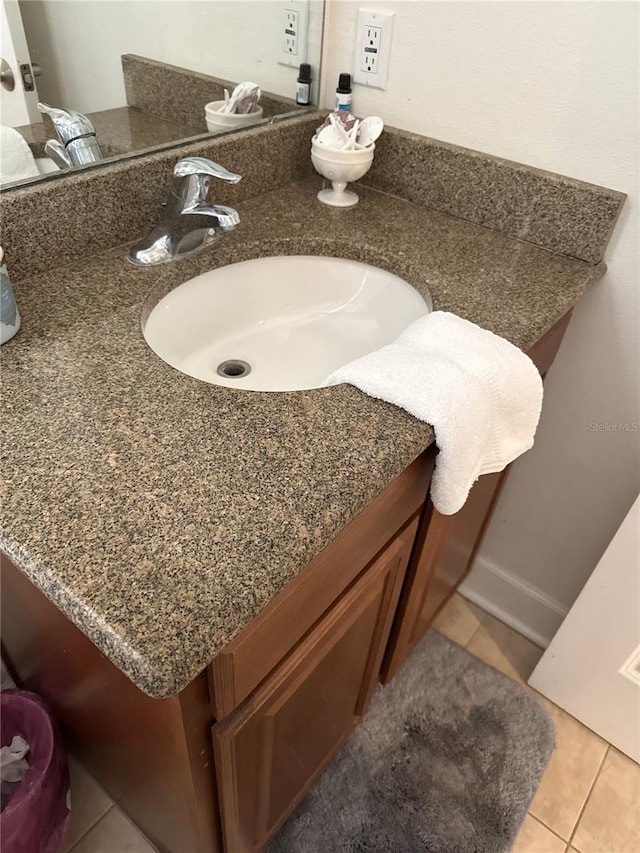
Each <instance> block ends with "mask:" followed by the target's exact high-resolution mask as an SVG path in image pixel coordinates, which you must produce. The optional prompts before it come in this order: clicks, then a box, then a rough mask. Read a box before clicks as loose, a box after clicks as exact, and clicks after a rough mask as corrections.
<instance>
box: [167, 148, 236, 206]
mask: <svg viewBox="0 0 640 853" xmlns="http://www.w3.org/2000/svg"><path fill="white" fill-rule="evenodd" d="M173 175H174V177H173V188H172V193H173V195H174V196H175V197H176V198H177V199H178V200H179V204H180V206H181V208H182V210H183V211H184V212H185V213H188V212H189V211H192V210H195V209H196V208H197V207H198V206H199V205H202V204H204V203H205V202H206V200H207V194H208V192H209V186H210V185H211V178H212V177H213V178H219V179H220V180H221V181H227V183H230V184H237V183H238V181H240V180H242V176H241V175H236V174H235V173H234V172H228V171H227V170H226V169H225V168H224V167H223V166H221V165H220V164H219V163H214V162H213V160H207V158H206V157H185V158H184V160H178V162H177V163H176V165H175V167H174V169H173Z"/></svg>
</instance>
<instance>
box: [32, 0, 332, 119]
mask: <svg viewBox="0 0 640 853" xmlns="http://www.w3.org/2000/svg"><path fill="white" fill-rule="evenodd" d="M20 6H21V9H22V16H23V20H24V25H25V31H26V34H27V40H28V42H29V47H30V50H31V58H32V60H33V61H34V62H39V63H40V65H41V66H42V68H43V76H42V77H41V78H40V79H39V81H38V90H39V93H40V97H41V98H42V100H45V101H49V102H50V103H53V104H55V105H59V106H65V107H71V108H73V109H76V110H80V112H96V111H98V110H105V109H111V108H113V107H121V106H123V105H124V104H125V103H126V99H125V91H124V82H123V78H122V67H121V64H120V56H121V54H123V53H137V54H139V55H141V56H146V57H149V58H151V59H157V60H159V61H163V62H168V63H170V64H172V65H179V66H182V67H185V68H190V69H192V70H194V71H200V72H202V73H205V74H211V75H214V76H217V77H225V78H228V79H231V80H236V81H240V80H253V81H254V82H256V83H258V84H259V85H260V86H261V87H262V88H263V89H265V90H266V91H270V92H274V93H276V94H280V95H286V96H287V97H290V98H293V97H295V87H296V78H297V76H298V70H297V68H287V67H286V66H284V65H278V62H277V60H278V57H279V50H280V45H281V35H280V25H281V23H282V15H283V10H284V2H280V0H21V3H20ZM322 21H323V3H322V0H311V3H310V15H309V42H308V47H309V50H308V61H309V62H310V63H311V64H312V66H313V72H314V76H315V77H317V76H318V65H319V58H320V45H321V39H322Z"/></svg>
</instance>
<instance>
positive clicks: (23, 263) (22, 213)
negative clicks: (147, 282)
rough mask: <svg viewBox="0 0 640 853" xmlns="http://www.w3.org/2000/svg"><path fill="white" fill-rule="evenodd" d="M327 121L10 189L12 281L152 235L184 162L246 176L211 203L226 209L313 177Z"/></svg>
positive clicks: (264, 130) (2, 196) (311, 120)
mask: <svg viewBox="0 0 640 853" xmlns="http://www.w3.org/2000/svg"><path fill="white" fill-rule="evenodd" d="M323 115H324V113H320V112H315V113H311V114H309V115H305V116H304V117H298V118H292V119H283V120H282V121H281V122H279V123H278V124H277V125H274V126H256V127H252V128H250V129H248V130H244V131H241V132H240V133H232V134H227V135H225V136H217V137H211V136H209V137H206V138H205V139H201V140H200V141H198V142H191V143H189V144H186V145H181V146H180V147H178V148H175V149H172V150H166V151H160V152H158V153H154V154H144V155H141V156H139V157H136V158H132V159H130V160H122V161H119V162H114V163H110V164H107V165H104V166H101V167H99V168H90V169H88V170H85V171H81V170H77V171H75V172H74V174H62V173H60V174H59V175H56V176H54V177H52V178H51V179H50V180H48V181H46V182H43V183H38V184H33V185H31V186H25V187H16V188H12V189H8V190H6V191H3V192H2V193H0V201H1V203H2V204H1V207H2V246H3V248H4V250H5V256H6V259H7V264H8V266H9V271H10V274H11V277H12V279H14V278H23V277H24V276H28V275H34V274H37V273H40V272H43V271H44V270H47V269H49V268H52V267H58V266H59V265H60V264H63V263H67V262H69V261H72V260H74V259H76V258H82V257H84V256H86V255H89V254H93V253H95V252H99V251H102V250H104V249H106V248H108V247H109V246H115V245H117V244H118V243H121V242H123V241H124V240H130V241H131V242H133V241H134V240H135V238H136V237H138V238H141V237H143V236H145V234H148V233H149V231H150V230H151V229H152V228H153V227H154V226H155V225H156V224H157V222H158V219H159V217H160V214H161V211H162V205H163V204H164V202H165V199H166V195H167V192H168V190H169V187H170V184H171V177H172V171H173V167H174V166H175V164H176V162H177V161H178V160H179V159H180V158H182V157H190V156H199V157H209V158H210V159H212V160H216V161H217V162H218V163H221V164H222V165H223V166H226V168H228V169H231V171H234V172H238V174H240V175H242V181H240V183H239V184H236V185H235V186H232V185H230V184H224V183H222V182H221V181H218V182H216V184H215V188H212V190H211V192H210V198H211V200H212V201H215V202H218V203H219V204H231V205H236V204H238V203H239V202H240V201H242V200H243V199H246V198H251V197H252V196H256V195H260V194H262V193H264V192H269V191H271V190H274V189H277V188H278V187H283V186H286V185H288V184H289V183H291V181H296V180H301V179H303V178H305V177H308V176H309V175H311V174H313V166H312V165H311V158H310V156H309V149H310V144H309V140H310V138H311V136H312V135H313V131H314V129H315V127H316V125H317V124H318V122H319V118H320V116H323ZM34 237H37V239H34Z"/></svg>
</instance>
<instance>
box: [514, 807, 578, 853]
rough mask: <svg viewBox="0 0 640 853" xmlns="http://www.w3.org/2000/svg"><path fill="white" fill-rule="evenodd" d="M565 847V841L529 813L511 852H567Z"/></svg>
mask: <svg viewBox="0 0 640 853" xmlns="http://www.w3.org/2000/svg"><path fill="white" fill-rule="evenodd" d="M565 848H566V842H565V841H563V840H562V839H561V838H558V836H557V835H554V834H553V832H551V830H550V829H547V827H546V826H543V825H542V824H541V823H540V821H539V820H536V819H535V818H534V817H531V815H530V814H528V815H527V816H526V818H525V819H524V823H523V824H522V827H521V829H520V832H519V834H518V837H517V838H516V843H515V844H514V845H513V848H512V851H511V853H565Z"/></svg>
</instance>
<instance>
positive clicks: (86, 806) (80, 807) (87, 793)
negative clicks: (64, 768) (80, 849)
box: [61, 757, 113, 853]
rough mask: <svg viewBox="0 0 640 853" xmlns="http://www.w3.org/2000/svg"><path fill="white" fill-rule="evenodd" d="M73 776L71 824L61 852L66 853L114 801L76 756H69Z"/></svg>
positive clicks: (70, 771)
mask: <svg viewBox="0 0 640 853" xmlns="http://www.w3.org/2000/svg"><path fill="white" fill-rule="evenodd" d="M69 775H70V776H71V824H70V827H69V831H68V833H67V835H66V837H65V839H64V842H63V845H62V848H61V853H66V851H67V850H70V849H71V847H72V846H73V845H74V844H75V843H76V841H78V839H79V838H82V836H83V835H84V834H85V832H88V830H90V829H91V827H92V826H93V825H94V824H96V823H97V822H98V821H99V820H100V818H101V817H102V816H103V815H104V814H106V812H107V811H108V810H109V809H110V808H111V806H112V805H113V803H112V802H111V799H110V797H109V795H108V794H106V793H105V792H104V791H103V790H102V788H101V787H100V786H99V785H98V783H97V782H96V781H95V780H94V779H93V777H92V776H90V775H89V774H88V773H87V771H86V770H85V769H84V767H82V765H81V764H79V763H78V762H77V761H76V760H75V759H74V758H71V757H69Z"/></svg>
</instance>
